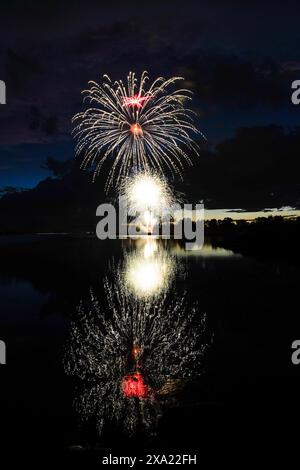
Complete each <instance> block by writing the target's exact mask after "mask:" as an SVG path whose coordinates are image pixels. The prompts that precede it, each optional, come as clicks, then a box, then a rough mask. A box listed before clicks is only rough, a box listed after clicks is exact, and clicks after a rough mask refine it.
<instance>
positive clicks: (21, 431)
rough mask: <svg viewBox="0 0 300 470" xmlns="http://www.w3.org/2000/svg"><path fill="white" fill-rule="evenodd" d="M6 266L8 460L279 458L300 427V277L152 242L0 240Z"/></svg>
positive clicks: (299, 272)
mask: <svg viewBox="0 0 300 470" xmlns="http://www.w3.org/2000/svg"><path fill="white" fill-rule="evenodd" d="M0 256H1V265H0V298H1V313H0V315H1V317H0V339H2V340H4V341H5V343H6V347H7V364H6V365H5V366H0V380H1V392H0V393H1V396H0V398H1V432H2V440H1V444H2V449H4V448H6V449H7V450H8V452H9V454H10V459H11V461H12V460H13V459H14V458H16V457H18V458H21V460H22V461H24V462H27V459H29V460H28V462H29V463H30V462H31V463H32V462H33V460H35V459H40V460H38V461H39V462H40V463H41V465H43V463H44V462H47V461H49V460H51V459H53V460H54V462H55V463H56V464H57V465H59V464H61V463H62V462H63V463H64V464H65V465H66V466H67V468H68V467H69V466H70V468H71V467H72V466H73V465H74V464H75V463H80V465H81V466H82V467H84V466H86V465H91V464H96V467H97V465H98V464H99V465H100V463H101V459H102V457H103V456H105V455H109V454H110V453H111V454H113V455H143V454H148V453H160V454H163V453H176V454H187V453H189V454H197V458H198V462H199V464H201V463H202V464H203V465H204V463H205V464H207V463H209V465H211V464H212V463H214V462H218V463H220V462H221V463H222V464H225V463H226V464H227V463H230V464H238V465H239V466H241V467H243V466H244V460H245V458H246V459H247V460H248V459H249V458H251V457H252V458H253V459H254V461H256V462H257V461H259V462H261V461H262V460H263V461H264V462H265V463H268V462H271V461H273V459H275V460H276V459H277V458H278V454H279V453H280V450H282V439H283V438H284V436H285V434H286V433H288V434H289V432H288V431H287V429H288V430H290V429H291V427H290V422H291V417H293V418H292V420H294V421H295V422H297V419H298V417H299V410H298V400H299V392H300V381H299V377H300V372H299V371H298V369H297V366H294V365H293V364H292V362H291V353H292V350H291V343H292V341H293V340H295V339H298V337H299V336H300V330H299V321H298V316H299V306H298V301H297V297H298V294H297V292H298V288H299V279H300V269H299V266H297V265H288V264H282V263H278V262H277V260H276V253H274V259H273V260H272V261H269V262H268V263H264V262H262V261H259V260H255V259H251V258H245V257H243V256H241V255H239V254H234V253H233V252H231V251H226V250H223V249H221V248H212V247H211V246H209V245H205V246H204V248H203V249H202V250H194V251H189V252H188V251H185V249H184V246H182V245H179V244H177V243H174V242H169V243H167V242H165V243H162V242H161V241H159V240H153V239H151V238H150V239H146V240H140V241H131V242H130V243H129V242H125V241H119V240H115V241H99V240H96V239H94V238H79V237H78V238H76V237H70V236H50V235H49V236H32V237H30V236H28V237H1V239H0ZM80 303H81V304H80ZM79 305H81V307H79ZM149 319H150V320H149ZM299 367H300V366H299ZM299 370H300V369H299ZM100 428H101V429H100ZM296 438H297V436H296V435H295V434H294V432H290V435H289V442H290V444H289V446H290V447H289V451H288V452H287V453H286V452H285V451H284V452H285V457H288V456H289V455H290V452H291V450H292V449H293V439H296ZM246 456H247V457H246ZM243 459H244V460H243ZM42 468H43V467H42Z"/></svg>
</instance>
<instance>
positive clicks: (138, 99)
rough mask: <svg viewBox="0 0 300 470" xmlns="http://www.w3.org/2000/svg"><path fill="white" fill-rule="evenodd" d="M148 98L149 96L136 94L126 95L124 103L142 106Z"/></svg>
mask: <svg viewBox="0 0 300 470" xmlns="http://www.w3.org/2000/svg"><path fill="white" fill-rule="evenodd" d="M147 99H148V96H141V95H134V96H125V98H124V99H123V104H124V105H125V106H136V107H137V108H141V107H142V106H143V103H144V102H145V101H146V100H147Z"/></svg>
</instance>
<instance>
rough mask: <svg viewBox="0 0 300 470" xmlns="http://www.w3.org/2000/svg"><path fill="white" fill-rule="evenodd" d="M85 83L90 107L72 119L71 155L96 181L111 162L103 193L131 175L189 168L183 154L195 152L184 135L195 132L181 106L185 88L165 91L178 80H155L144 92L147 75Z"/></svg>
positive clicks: (185, 97)
mask: <svg viewBox="0 0 300 470" xmlns="http://www.w3.org/2000/svg"><path fill="white" fill-rule="evenodd" d="M103 78H104V82H103V83H102V84H98V83H96V82H94V81H90V82H89V84H90V88H89V89H88V90H84V91H83V93H84V94H85V100H87V101H89V103H90V104H91V107H89V108H88V109H86V110H85V111H83V112H80V113H78V114H76V115H75V116H74V117H73V121H74V122H75V127H74V131H73V132H74V135H75V137H76V138H77V140H78V142H77V145H76V154H77V155H80V156H81V155H83V160H82V167H83V168H87V167H88V166H91V167H93V168H95V170H94V177H96V176H97V175H98V174H99V172H100V170H101V167H102V165H103V163H104V162H106V161H108V160H109V162H110V163H111V165H110V171H109V175H108V179H107V183H106V190H108V189H109V188H110V186H111V184H112V181H114V183H115V184H118V182H119V179H120V177H121V176H124V175H129V174H130V172H131V171H132V170H134V171H140V170H147V169H151V168H152V169H156V170H157V171H159V172H160V173H162V174H163V173H164V170H165V169H169V170H170V171H171V173H178V174H179V175H181V172H182V169H183V164H184V163H188V164H191V159H190V156H189V155H188V153H187V152H188V151H189V152H190V151H191V150H192V151H194V152H196V153H197V145H196V144H195V143H194V141H193V140H192V138H191V137H190V133H191V132H194V133H197V132H198V131H197V129H196V127H195V126H194V124H193V119H192V114H193V112H192V111H191V110H190V109H188V108H186V107H185V106H184V103H185V102H186V101H187V100H190V99H191V96H190V95H191V92H190V91H189V90H186V89H179V90H173V91H171V92H168V89H169V87H171V86H172V85H174V84H176V83H177V82H178V81H180V80H183V78H182V77H172V78H169V79H167V80H166V79H164V78H163V77H159V78H157V79H156V80H155V81H154V82H153V83H152V84H151V85H150V86H149V87H148V88H147V87H146V84H147V80H148V75H147V72H143V73H142V76H141V78H140V80H138V79H137V78H136V75H135V73H133V72H130V73H129V75H128V77H127V84H126V85H125V84H124V83H123V82H122V80H119V81H115V82H112V81H111V79H110V78H109V77H108V76H107V75H104V77H103Z"/></svg>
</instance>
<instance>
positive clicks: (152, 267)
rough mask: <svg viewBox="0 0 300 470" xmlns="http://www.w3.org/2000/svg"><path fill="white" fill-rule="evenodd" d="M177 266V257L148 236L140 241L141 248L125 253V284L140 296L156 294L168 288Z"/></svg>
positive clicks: (123, 271)
mask: <svg viewBox="0 0 300 470" xmlns="http://www.w3.org/2000/svg"><path fill="white" fill-rule="evenodd" d="M176 268H177V260H176V257H175V256H172V254H171V253H170V252H169V251H167V250H162V249H161V248H160V245H159V243H158V242H157V240H155V239H152V238H151V237H148V238H146V239H142V240H141V241H140V248H139V250H133V251H131V252H126V253H125V262H124V268H123V269H121V272H122V278H123V284H124V286H125V287H126V288H127V289H128V290H129V291H130V292H132V293H134V294H135V295H136V296H137V297H138V298H149V297H152V296H156V295H158V294H160V293H161V292H165V291H166V290H167V289H168V287H169V286H170V284H171V281H172V279H173V278H174V274H175V271H176Z"/></svg>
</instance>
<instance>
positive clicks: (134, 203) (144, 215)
mask: <svg viewBox="0 0 300 470" xmlns="http://www.w3.org/2000/svg"><path fill="white" fill-rule="evenodd" d="M119 196H120V197H121V198H122V200H123V201H125V203H126V207H127V210H128V214H129V215H132V216H134V217H137V218H138V220H139V223H140V224H139V229H141V230H142V231H143V232H146V233H148V234H149V233H150V234H151V233H153V231H154V228H155V227H156V228H157V229H158V223H159V222H160V221H162V220H164V219H167V218H168V216H169V217H170V216H171V215H172V211H173V209H174V208H175V204H176V203H179V202H180V200H181V199H180V198H179V196H178V195H177V196H175V193H174V191H173V190H172V188H171V187H170V185H169V184H168V182H167V181H166V179H165V178H164V177H162V176H160V175H158V174H156V173H154V172H150V171H145V172H142V173H138V174H136V175H135V176H133V177H129V178H124V179H123V181H122V183H121V185H120V191H119ZM135 223H136V222H135Z"/></svg>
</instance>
